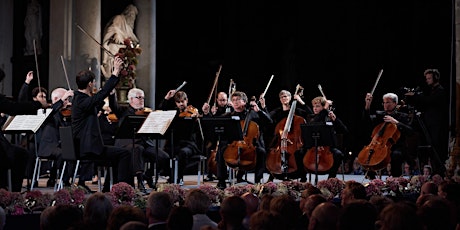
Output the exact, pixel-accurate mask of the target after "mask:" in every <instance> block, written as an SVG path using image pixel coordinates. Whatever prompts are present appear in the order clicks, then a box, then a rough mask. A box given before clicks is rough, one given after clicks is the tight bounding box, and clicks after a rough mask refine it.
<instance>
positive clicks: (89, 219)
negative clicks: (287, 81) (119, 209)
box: [83, 192, 113, 230]
mask: <svg viewBox="0 0 460 230" xmlns="http://www.w3.org/2000/svg"><path fill="white" fill-rule="evenodd" d="M112 210H113V205H112V202H110V200H109V198H107V197H106V196H105V195H104V194H103V193H100V192H97V193H94V194H92V195H91V196H89V197H88V199H87V200H86V204H85V209H84V211H83V224H84V225H85V229H87V230H91V229H94V230H97V229H106V227H107V222H108V220H109V216H110V214H111V213H112Z"/></svg>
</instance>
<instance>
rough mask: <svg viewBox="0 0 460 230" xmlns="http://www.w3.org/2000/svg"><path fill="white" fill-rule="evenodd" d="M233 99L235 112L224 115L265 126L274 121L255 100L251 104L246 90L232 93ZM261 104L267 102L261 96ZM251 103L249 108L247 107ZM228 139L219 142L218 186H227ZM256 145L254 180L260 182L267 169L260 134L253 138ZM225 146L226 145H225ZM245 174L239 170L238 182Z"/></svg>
mask: <svg viewBox="0 0 460 230" xmlns="http://www.w3.org/2000/svg"><path fill="white" fill-rule="evenodd" d="M231 100H232V106H233V110H234V111H233V112H229V113H225V114H223V115H222V116H223V117H232V116H238V117H239V118H240V120H241V121H245V120H247V121H248V122H249V121H253V122H255V123H256V124H258V125H259V128H260V126H264V125H267V124H271V123H273V121H272V119H271V118H270V115H269V114H268V113H267V112H266V111H264V110H262V109H261V108H259V106H258V105H257V103H256V102H255V101H251V102H250V103H249V104H247V103H248V97H247V96H246V94H245V93H244V92H241V91H236V92H234V93H233V94H232V97H231ZM260 101H261V104H265V100H264V99H263V98H260ZM247 105H249V108H248V107H247ZM226 142H228V141H225V140H224V141H222V142H221V143H219V153H218V155H217V162H218V164H217V178H218V180H219V182H218V183H217V187H219V188H225V187H226V184H225V179H226V178H225V175H226V166H225V160H224V157H223V153H224V151H225V147H226V145H227V144H230V143H226ZM252 144H253V145H254V146H255V147H256V153H255V154H256V166H255V173H254V174H255V175H254V182H255V183H260V181H261V179H262V178H263V173H264V170H265V163H264V156H265V154H266V150H265V146H264V145H263V141H261V140H260V136H259V138H258V139H255V140H253V143H252ZM224 146H225V147H224ZM244 174H245V172H244V171H242V170H239V171H238V173H237V182H241V181H243V179H242V178H243V175H244Z"/></svg>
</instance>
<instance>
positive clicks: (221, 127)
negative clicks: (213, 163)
mask: <svg viewBox="0 0 460 230" xmlns="http://www.w3.org/2000/svg"><path fill="white" fill-rule="evenodd" d="M201 121H202V122H203V126H204V128H203V129H204V130H205V131H204V133H205V137H210V138H208V140H212V141H219V145H222V144H224V145H225V143H227V144H228V143H232V142H233V141H238V140H243V138H244V137H243V131H242V129H241V123H240V119H239V117H203V118H202V120H201ZM221 141H223V142H224V143H222V142H221ZM219 149H220V148H219ZM220 157H223V155H222V156H220V155H218V156H216V159H217V158H219V159H220ZM224 162H225V161H224V160H223V159H220V160H219V161H218V162H217V165H218V168H223V167H225V163H224ZM217 174H218V175H217V176H218V177H220V178H222V175H220V174H221V170H217Z"/></svg>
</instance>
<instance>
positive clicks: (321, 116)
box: [307, 96, 348, 178]
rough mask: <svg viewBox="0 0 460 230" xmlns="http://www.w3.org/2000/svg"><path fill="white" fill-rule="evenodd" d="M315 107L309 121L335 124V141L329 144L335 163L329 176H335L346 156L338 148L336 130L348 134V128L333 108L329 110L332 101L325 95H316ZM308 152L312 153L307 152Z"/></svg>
mask: <svg viewBox="0 0 460 230" xmlns="http://www.w3.org/2000/svg"><path fill="white" fill-rule="evenodd" d="M311 104H312V107H313V115H312V116H310V117H309V119H307V123H318V122H320V123H325V124H326V125H328V124H331V123H332V126H333V129H332V132H333V134H332V137H333V140H332V141H333V143H332V145H331V146H329V150H330V153H331V154H333V155H332V157H333V160H334V162H333V165H332V167H331V169H330V170H329V176H328V178H335V177H336V175H337V170H338V168H339V166H340V164H341V163H342V159H343V157H344V155H343V153H342V151H341V150H340V149H338V148H337V139H336V132H339V133H342V134H347V133H348V128H347V126H346V125H345V124H344V123H343V122H342V121H341V120H340V119H339V118H338V117H337V116H336V115H335V113H334V112H333V111H332V110H329V108H330V106H331V104H332V101H330V100H326V99H325V98H324V97H321V96H320V97H315V98H313V100H312V101H311ZM307 154H310V152H309V153H307Z"/></svg>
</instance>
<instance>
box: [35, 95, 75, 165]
mask: <svg viewBox="0 0 460 230" xmlns="http://www.w3.org/2000/svg"><path fill="white" fill-rule="evenodd" d="M62 105H63V102H62V101H61V100H59V101H58V102H56V103H54V104H53V110H52V112H51V114H50V115H49V116H48V118H47V119H46V121H45V123H44V124H43V126H42V127H41V128H40V130H39V131H38V132H37V139H38V140H40V142H39V143H38V152H37V154H38V156H41V157H48V156H50V155H51V153H52V152H54V151H55V150H56V148H60V145H61V141H60V137H59V127H60V126H68V125H70V123H69V122H65V121H64V120H63V118H62V115H61V113H59V109H60V108H61V107H62Z"/></svg>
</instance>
